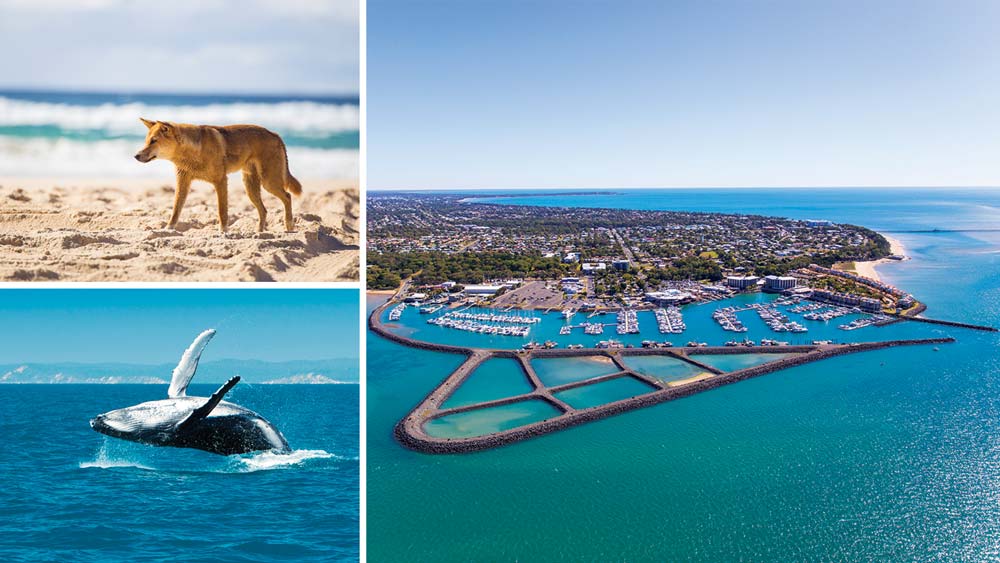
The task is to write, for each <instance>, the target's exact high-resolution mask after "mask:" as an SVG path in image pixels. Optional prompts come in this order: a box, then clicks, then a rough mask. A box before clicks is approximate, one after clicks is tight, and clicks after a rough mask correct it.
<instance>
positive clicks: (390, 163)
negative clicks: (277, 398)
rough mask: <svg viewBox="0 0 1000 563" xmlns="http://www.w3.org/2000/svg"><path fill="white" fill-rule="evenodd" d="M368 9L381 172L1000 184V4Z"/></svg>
mask: <svg viewBox="0 0 1000 563" xmlns="http://www.w3.org/2000/svg"><path fill="white" fill-rule="evenodd" d="M367 16H368V38H367V43H368V73H367V76H368V84H367V92H368V110H367V115H368V179H369V184H368V185H369V187H374V188H462V187H464V188H488V187H498V188H502V187H609V188H610V187H632V186H635V187H641V186H668V187H669V186H737V187H739V186H845V185H847V186H899V185H917V186H954V185H989V186H996V185H1000V134H998V131H1000V103H998V100H1000V64H998V61H1000V58H998V54H1000V33H998V31H997V30H998V24H1000V2H998V1H996V0H963V1H960V2H956V1H954V0H879V1H877V2H872V1H870V0H805V1H803V0H729V1H722V0H589V1H579V2H566V1H558V0H534V1H510V2H490V1H465V0H433V1H426V0H413V1H409V2H397V1H388V0H371V1H370V2H368V8H367Z"/></svg>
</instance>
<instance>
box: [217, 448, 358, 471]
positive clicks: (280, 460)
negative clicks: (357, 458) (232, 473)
mask: <svg viewBox="0 0 1000 563" xmlns="http://www.w3.org/2000/svg"><path fill="white" fill-rule="evenodd" d="M334 458H335V459H345V458H343V457H341V456H338V455H336V454H331V453H329V452H327V451H324V450H294V451H291V452H289V453H277V452H258V453H256V454H252V455H251V456H250V457H238V458H236V463H235V464H234V466H235V467H236V468H237V469H240V470H242V472H244V473H252V472H254V471H268V470H271V469H282V468H285V467H291V466H296V465H302V464H304V463H305V462H306V461H308V460H311V459H334Z"/></svg>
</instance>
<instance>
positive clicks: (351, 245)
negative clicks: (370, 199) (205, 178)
mask: <svg viewBox="0 0 1000 563" xmlns="http://www.w3.org/2000/svg"><path fill="white" fill-rule="evenodd" d="M302 185H303V195H302V196H301V197H298V198H294V199H293V201H292V209H293V211H294V214H295V225H296V231H295V232H293V233H286V232H285V231H284V227H283V225H282V218H281V217H282V212H281V209H282V208H281V204H280V202H279V201H278V200H277V198H275V197H274V196H272V195H270V194H266V193H265V194H264V196H263V200H264V205H265V206H266V207H267V210H268V216H267V223H268V231H267V232H265V233H257V232H256V221H257V212H256V210H255V209H254V208H253V206H252V205H251V203H250V200H249V199H248V198H247V195H246V192H245V191H244V189H243V184H242V181H241V180H240V179H239V176H238V175H232V176H230V181H229V216H230V226H229V230H228V232H227V233H225V234H222V233H220V232H219V229H218V212H217V209H218V207H217V202H216V196H215V190H214V189H213V188H212V187H211V186H210V185H209V184H206V183H203V182H195V183H194V184H193V185H192V188H191V194H190V196H188V200H187V204H186V205H185V206H184V211H183V213H182V214H181V222H180V223H179V224H178V226H177V230H166V228H165V227H166V221H167V218H168V216H169V214H170V210H171V206H172V205H173V197H174V195H173V194H174V187H173V180H172V178H167V179H128V178H125V179H110V180H100V179H79V180H78V179H46V178H0V280H3V281H183V282H195V281H196V282H201V281H297V282H298V281H301V282H322V281H356V280H357V279H358V270H359V254H360V253H359V250H358V242H359V230H360V225H359V223H358V217H359V215H360V201H359V191H358V186H357V181H354V180H351V181H336V180H312V181H308V180H305V179H303V180H302Z"/></svg>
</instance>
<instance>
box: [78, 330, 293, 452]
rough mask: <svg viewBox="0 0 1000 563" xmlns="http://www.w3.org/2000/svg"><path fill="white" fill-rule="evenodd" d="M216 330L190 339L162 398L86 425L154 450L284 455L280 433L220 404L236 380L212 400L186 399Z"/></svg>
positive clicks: (285, 444)
mask: <svg viewBox="0 0 1000 563" xmlns="http://www.w3.org/2000/svg"><path fill="white" fill-rule="evenodd" d="M213 336H215V330H213V329H209V330H206V331H205V332H202V333H201V334H199V335H198V337H197V338H195V339H194V342H192V343H191V345H190V346H188V348H187V350H185V351H184V355H183V356H181V360H180V363H178V364H177V367H176V368H174V372H173V376H172V377H171V379H170V388H169V389H168V390H167V397H168V398H167V399H162V400H159V401H149V402H146V403H140V404H138V405H135V406H131V407H126V408H123V409H118V410H113V411H110V412H106V413H104V414H100V415H97V416H96V417H94V418H93V419H92V420H91V421H90V426H91V428H93V429H94V430H96V431H98V432H100V433H101V434H106V435H108V436H113V437H115V438H121V439H123V440H131V441H133V442H140V443H143V444H149V445H153V446H172V447H177V448H195V449H199V450H204V451H206V452H212V453H215V454H220V455H232V454H242V453H247V452H254V451H262V450H274V451H278V452H282V453H284V452H288V451H290V448H289V447H288V442H287V441H285V437H284V436H282V435H281V432H279V431H278V429H277V428H275V427H274V425H272V424H271V423H270V422H268V421H267V420H265V419H264V418H263V417H261V416H260V415H259V414H257V413H255V412H253V411H251V410H250V409H246V408H244V407H241V406H239V405H236V404H233V403H230V402H227V401H223V400H222V399H223V397H225V395H226V393H228V392H229V390H230V389H232V388H233V387H234V386H235V385H236V384H237V383H238V382H239V381H240V377H239V376H238V375H237V376H235V377H233V378H231V379H230V380H229V381H227V382H225V383H224V384H223V385H222V387H219V389H218V390H217V391H216V392H215V393H212V396H211V397H188V396H187V387H188V384H190V383H191V379H192V378H193V377H194V374H195V372H196V371H197V370H198V360H199V359H201V352H202V350H204V349H205V346H206V345H207V344H208V341H209V340H211V339H212V337H213Z"/></svg>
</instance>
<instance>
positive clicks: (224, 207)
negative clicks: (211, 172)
mask: <svg viewBox="0 0 1000 563" xmlns="http://www.w3.org/2000/svg"><path fill="white" fill-rule="evenodd" d="M212 184H214V185H215V195H216V197H218V199H219V230H221V231H222V232H226V227H228V226H229V179H228V178H226V176H224V175H223V176H222V179H221V180H216V181H214V182H212Z"/></svg>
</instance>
